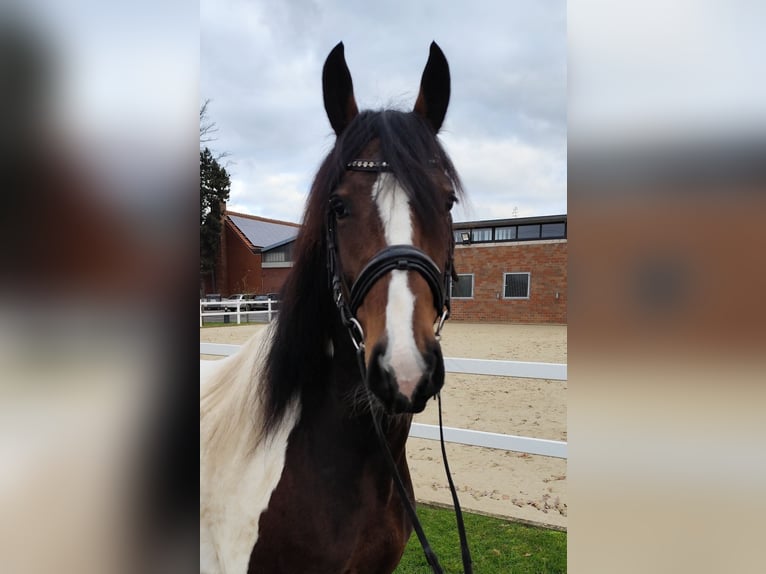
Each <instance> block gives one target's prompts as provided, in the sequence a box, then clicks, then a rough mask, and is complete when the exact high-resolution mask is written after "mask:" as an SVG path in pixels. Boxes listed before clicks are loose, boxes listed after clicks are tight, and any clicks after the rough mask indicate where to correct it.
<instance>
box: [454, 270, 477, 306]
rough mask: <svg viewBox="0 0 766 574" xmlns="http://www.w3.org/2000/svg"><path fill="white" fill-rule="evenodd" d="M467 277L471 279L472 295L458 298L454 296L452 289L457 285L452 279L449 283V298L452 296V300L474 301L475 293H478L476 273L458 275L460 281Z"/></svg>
mask: <svg viewBox="0 0 766 574" xmlns="http://www.w3.org/2000/svg"><path fill="white" fill-rule="evenodd" d="M466 275H468V276H470V277H471V295H470V297H457V296H455V295H453V294H452V287H453V285H454V284H455V282H454V281H452V280H451V279H450V283H449V296H450V299H459V300H467V299H473V297H474V293H475V291H476V277H475V274H474V273H458V274H457V276H458V279H460V277H463V276H466Z"/></svg>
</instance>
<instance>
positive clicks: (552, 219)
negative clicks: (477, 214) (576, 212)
mask: <svg viewBox="0 0 766 574" xmlns="http://www.w3.org/2000/svg"><path fill="white" fill-rule="evenodd" d="M566 220H567V216H566V214H562V215H538V216H535V217H514V218H513V219H485V220H481V221H456V222H455V223H453V224H452V228H453V229H455V230H458V229H474V228H477V227H498V226H502V225H527V224H534V223H564V222H566Z"/></svg>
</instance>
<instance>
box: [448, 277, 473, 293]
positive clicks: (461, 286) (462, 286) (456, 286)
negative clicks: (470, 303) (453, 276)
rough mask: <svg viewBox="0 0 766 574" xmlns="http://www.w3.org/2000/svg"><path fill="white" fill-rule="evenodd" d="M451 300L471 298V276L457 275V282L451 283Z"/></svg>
mask: <svg viewBox="0 0 766 574" xmlns="http://www.w3.org/2000/svg"><path fill="white" fill-rule="evenodd" d="M452 297H453V299H471V298H473V274H472V273H469V274H466V275H458V276H457V281H453V282H452Z"/></svg>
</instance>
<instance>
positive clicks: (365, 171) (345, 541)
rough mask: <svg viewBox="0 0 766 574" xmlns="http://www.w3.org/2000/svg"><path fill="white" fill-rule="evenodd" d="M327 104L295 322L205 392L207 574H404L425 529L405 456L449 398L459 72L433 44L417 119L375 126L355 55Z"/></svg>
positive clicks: (334, 59)
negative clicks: (451, 123) (401, 566)
mask: <svg viewBox="0 0 766 574" xmlns="http://www.w3.org/2000/svg"><path fill="white" fill-rule="evenodd" d="M322 88H323V99H324V107H325V111H326V113H327V117H328V119H329V122H330V125H331V127H332V129H333V131H334V132H335V136H336V137H335V144H334V147H333V148H332V150H331V151H330V152H329V154H328V155H327V157H326V158H325V159H324V161H323V162H322V164H321V166H320V168H319V170H318V172H317V173H316V176H315V178H314V180H313V184H312V186H311V190H310V193H309V196H308V199H307V203H306V207H305V212H304V215H303V224H302V227H301V230H300V232H299V234H298V236H297V238H296V243H295V247H294V249H293V254H294V265H293V268H292V270H291V273H290V275H289V276H288V278H287V279H286V281H285V284H284V286H283V288H282V292H281V304H280V305H281V306H280V311H279V315H278V317H277V318H276V320H275V321H274V322H273V323H272V324H271V325H270V327H269V329H267V330H266V332H265V334H264V335H263V336H262V337H260V338H259V337H257V336H256V337H254V338H252V339H251V340H249V341H248V342H247V343H246V344H245V345H243V347H242V348H241V349H240V350H239V351H238V352H237V354H235V355H233V356H231V357H227V358H226V359H224V360H222V361H219V362H217V363H218V364H216V365H215V367H214V372H211V373H208V374H207V376H206V377H204V379H205V380H204V382H203V383H202V384H201V401H200V544H201V546H200V561H201V564H200V571H201V572H203V573H204V574H219V573H225V574H244V573H245V572H247V573H250V574H252V573H269V574H279V573H289V574H294V573H298V572H300V573H317V574H319V573H322V574H324V573H333V574H336V573H344V574H353V573H364V574H369V573H390V572H392V571H393V570H394V569H395V568H396V566H397V564H398V563H399V561H400V560H401V557H402V554H403V552H404V548H405V545H406V543H407V541H408V539H409V537H410V534H411V532H412V529H413V523H412V520H411V519H410V515H409V514H408V513H407V512H406V511H405V507H406V505H407V504H409V505H410V508H411V507H412V505H414V492H413V488H412V481H411V478H410V474H409V469H408V466H407V458H406V448H405V447H406V441H407V437H408V434H409V429H410V425H411V422H412V416H413V414H414V413H418V412H421V411H422V410H423V409H424V408H425V407H426V403H427V401H428V400H429V399H431V398H432V397H434V396H435V395H437V393H439V391H440V390H441V388H442V386H443V384H444V360H443V357H442V352H441V348H440V345H439V331H440V329H441V326H442V324H443V322H444V320H445V319H446V318H447V316H448V312H449V287H450V281H451V279H452V278H453V276H454V271H453V269H452V261H453V253H454V239H453V232H452V219H451V215H450V211H451V209H452V206H453V204H454V203H455V202H457V201H459V200H460V199H461V198H462V197H463V191H462V186H461V183H460V179H459V177H458V174H457V172H456V170H455V167H454V165H453V163H452V161H451V160H450V158H449V157H448V155H447V153H446V152H445V150H444V149H443V147H442V145H441V143H440V142H439V140H438V137H437V133H438V132H439V130H440V128H441V126H442V123H443V121H444V117H445V115H446V111H447V105H448V103H449V96H450V73H449V66H448V63H447V60H446V58H445V56H444V54H443V52H442V50H441V49H440V48H439V46H438V45H437V44H436V43H435V42H434V43H432V44H431V46H430V52H429V56H428V61H427V63H426V66H425V68H424V70H423V74H422V77H421V82H420V89H419V93H418V96H417V99H416V101H415V105H414V108H413V109H412V110H411V111H401V110H397V109H381V110H363V111H361V112H360V111H359V109H358V107H357V104H356V99H355V96H354V91H353V82H352V79H351V75H350V72H349V70H348V67H347V65H346V61H345V55H344V47H343V43H342V42H341V43H339V44H338V45H337V46H335V48H334V49H333V50H332V51H331V52H330V53H329V55H328V56H327V59H326V61H325V63H324V67H323V71H322ZM376 426H377V427H378V429H380V432H381V433H382V436H383V437H384V442H385V445H384V446H387V448H388V451H389V452H390V457H391V459H392V460H393V464H394V465H395V467H396V471H397V472H398V475H399V476H400V477H401V484H402V485H403V488H399V489H397V488H396V484H395V480H394V478H392V472H391V471H390V468H389V467H388V466H387V463H386V453H385V452H384V451H385V449H382V448H381V444H380V443H379V442H378V441H377V439H376V431H375V427H376ZM405 498H406V499H407V500H404V499H405ZM412 515H414V512H412Z"/></svg>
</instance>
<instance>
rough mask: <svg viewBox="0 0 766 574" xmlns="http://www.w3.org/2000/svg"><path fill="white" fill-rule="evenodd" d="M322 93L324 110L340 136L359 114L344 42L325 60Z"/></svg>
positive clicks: (339, 43)
mask: <svg viewBox="0 0 766 574" xmlns="http://www.w3.org/2000/svg"><path fill="white" fill-rule="evenodd" d="M322 92H323V94H324V109H325V111H326V112H327V117H328V119H329V120H330V125H331V126H332V129H334V130H335V133H336V134H337V135H340V134H341V133H342V132H343V130H344V129H346V126H347V125H348V124H350V123H351V120H353V119H354V118H355V117H356V115H357V114H358V113H359V109H358V108H357V107H356V100H355V99H354V85H353V84H352V82H351V73H350V72H349V71H348V66H347V65H346V58H345V57H344V55H343V42H338V45H337V46H335V47H334V48H333V49H332V52H330V54H329V55H328V56H327V60H325V63H324V68H323V69H322Z"/></svg>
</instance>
